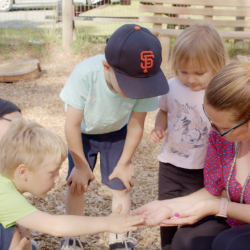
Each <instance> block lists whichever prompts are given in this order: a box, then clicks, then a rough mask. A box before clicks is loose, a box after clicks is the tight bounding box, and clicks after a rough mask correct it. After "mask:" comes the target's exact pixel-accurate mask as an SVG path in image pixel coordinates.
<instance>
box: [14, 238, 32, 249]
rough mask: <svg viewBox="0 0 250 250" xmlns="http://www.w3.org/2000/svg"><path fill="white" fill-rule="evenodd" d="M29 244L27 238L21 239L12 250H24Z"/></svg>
mask: <svg viewBox="0 0 250 250" xmlns="http://www.w3.org/2000/svg"><path fill="white" fill-rule="evenodd" d="M28 243H29V237H23V238H22V239H21V240H20V242H19V244H18V245H17V246H16V247H15V248H13V250H23V249H24V248H25V246H26V245H27V244H28Z"/></svg>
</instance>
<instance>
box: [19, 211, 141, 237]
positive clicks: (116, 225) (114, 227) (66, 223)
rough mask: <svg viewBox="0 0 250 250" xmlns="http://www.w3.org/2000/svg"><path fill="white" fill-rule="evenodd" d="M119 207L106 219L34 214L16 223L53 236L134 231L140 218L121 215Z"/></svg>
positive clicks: (39, 212) (42, 213)
mask: <svg viewBox="0 0 250 250" xmlns="http://www.w3.org/2000/svg"><path fill="white" fill-rule="evenodd" d="M120 212H121V206H120V207H118V208H117V209H116V211H115V212H114V213H112V214H111V215H110V216H107V217H86V216H75V215H50V214H47V213H44V212H41V211H37V212H34V213H32V214H30V215H28V216H26V217H24V218H22V219H20V220H18V221H17V223H18V224H19V225H21V226H23V227H26V228H29V229H31V230H35V231H37V232H42V233H46V234H51V235H53V236H58V237H63V236H78V235H84V234H95V233H99V232H104V231H107V232H113V233H125V232H127V231H130V230H131V231H135V230H136V229H137V227H136V225H137V224H140V223H142V222H143V217H142V216H129V215H121V214H119V213H120Z"/></svg>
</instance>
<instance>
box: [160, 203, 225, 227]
mask: <svg viewBox="0 0 250 250" xmlns="http://www.w3.org/2000/svg"><path fill="white" fill-rule="evenodd" d="M220 202H221V201H220V199H214V200H203V201H199V202H197V203H195V204H194V205H193V206H191V207H190V208H188V209H185V210H180V211H176V212H175V213H174V216H173V217H172V218H170V219H168V220H164V221H162V223H161V224H160V226H162V227H169V226H178V225H192V224H194V223H195V222H197V221H199V220H200V219H202V218H204V217H206V216H208V215H214V214H217V213H219V211H220Z"/></svg>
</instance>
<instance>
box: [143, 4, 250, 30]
mask: <svg viewBox="0 0 250 250" xmlns="http://www.w3.org/2000/svg"><path fill="white" fill-rule="evenodd" d="M141 2H143V5H140V9H139V10H140V12H149V13H153V14H154V15H153V16H145V15H140V17H139V22H142V23H153V24H154V27H153V28H154V29H157V28H159V29H162V24H175V25H193V24H195V23H204V24H205V23H206V24H207V23H210V24H211V25H213V26H215V27H219V26H221V27H244V28H245V27H250V20H249V19H248V18H244V17H250V0H175V1H173V0H141ZM147 3H148V4H147ZM173 4H175V5H188V7H177V6H173ZM217 7H227V8H228V7H230V9H225V8H224V9H223V8H217ZM166 14H168V15H169V16H166ZM171 14H186V15H189V17H190V15H192V16H191V18H188V19H185V18H176V17H170V16H171ZM151 15H152V14H151ZM216 16H219V17H220V19H218V18H216ZM221 17H225V18H221ZM226 17H230V18H229V19H230V20H225V19H228V18H226ZM236 17H237V19H236Z"/></svg>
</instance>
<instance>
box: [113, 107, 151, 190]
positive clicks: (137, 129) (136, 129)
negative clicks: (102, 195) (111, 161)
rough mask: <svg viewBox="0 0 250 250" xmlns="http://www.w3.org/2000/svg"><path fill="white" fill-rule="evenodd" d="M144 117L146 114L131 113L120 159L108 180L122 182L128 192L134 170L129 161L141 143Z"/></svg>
mask: <svg viewBox="0 0 250 250" xmlns="http://www.w3.org/2000/svg"><path fill="white" fill-rule="evenodd" d="M146 115H147V113H146V112H135V111H132V113H131V116H130V119H129V122H128V126H127V136H126V140H125V145H124V149H123V152H122V155H121V158H120V160H119V161H118V163H117V166H116V167H115V169H114V171H113V173H112V174H111V175H110V176H109V179H110V180H112V179H114V178H119V179H120V180H122V182H123V183H124V185H125V186H126V188H127V190H128V191H130V190H131V187H133V186H134V181H133V177H134V170H133V167H132V166H131V165H130V161H131V158H132V157H133V155H134V153H135V150H136V148H137V147H138V145H139V143H140V141H141V138H142V135H143V129H144V121H145V118H146Z"/></svg>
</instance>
